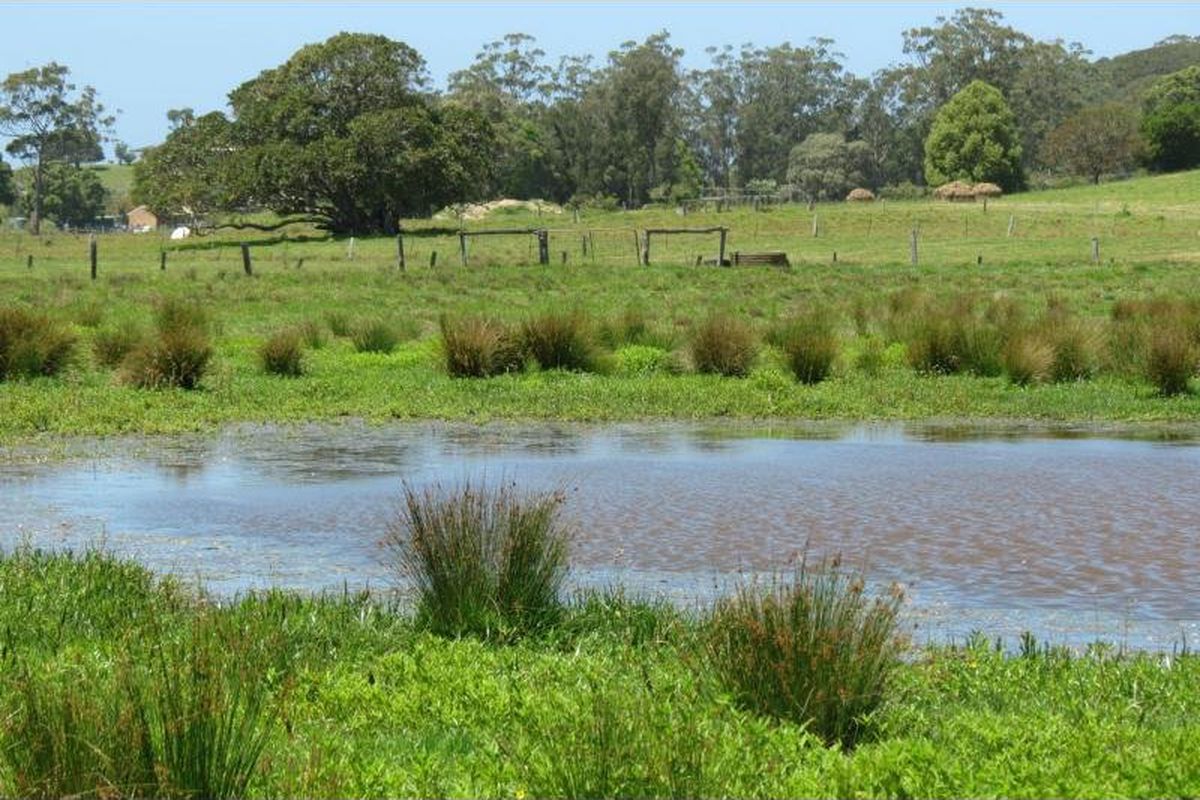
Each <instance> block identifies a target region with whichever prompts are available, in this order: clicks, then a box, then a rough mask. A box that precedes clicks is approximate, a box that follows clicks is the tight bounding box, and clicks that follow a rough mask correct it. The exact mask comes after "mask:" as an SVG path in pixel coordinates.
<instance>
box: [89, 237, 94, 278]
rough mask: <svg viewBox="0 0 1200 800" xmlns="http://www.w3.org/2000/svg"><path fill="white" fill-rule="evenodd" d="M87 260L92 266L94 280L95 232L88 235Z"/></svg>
mask: <svg viewBox="0 0 1200 800" xmlns="http://www.w3.org/2000/svg"><path fill="white" fill-rule="evenodd" d="M88 261H89V262H91V266H92V280H96V234H94V233H93V234H91V235H90V236H88Z"/></svg>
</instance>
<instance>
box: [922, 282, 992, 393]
mask: <svg viewBox="0 0 1200 800" xmlns="http://www.w3.org/2000/svg"><path fill="white" fill-rule="evenodd" d="M907 328H908V340H907V346H908V361H909V364H910V365H911V366H912V367H913V368H914V369H915V370H917V371H918V372H924V373H930V374H935V375H953V374H956V373H959V372H970V373H973V374H975V375H980V376H983V377H991V376H995V375H999V374H1000V373H1001V372H1002V371H1003V368H1004V367H1003V352H1004V342H1005V336H1004V332H1003V330H1002V328H1001V327H1000V326H999V325H998V324H997V323H996V322H994V321H992V320H990V319H988V315H987V314H986V312H984V313H981V312H980V310H979V308H978V304H977V303H976V302H975V301H974V299H972V298H970V297H966V296H963V297H957V298H952V299H951V300H950V301H949V302H944V303H940V304H930V305H928V306H927V307H926V308H924V310H923V311H922V312H921V313H920V315H919V316H918V317H915V318H913V319H911V320H910V321H909V324H908V326H907Z"/></svg>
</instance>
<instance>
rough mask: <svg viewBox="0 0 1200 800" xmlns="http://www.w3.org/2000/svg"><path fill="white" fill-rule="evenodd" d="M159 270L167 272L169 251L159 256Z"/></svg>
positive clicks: (163, 251) (161, 252)
mask: <svg viewBox="0 0 1200 800" xmlns="http://www.w3.org/2000/svg"><path fill="white" fill-rule="evenodd" d="M158 268H159V269H160V270H162V271H163V272H166V271H167V251H166V250H162V251H160V252H159V254H158Z"/></svg>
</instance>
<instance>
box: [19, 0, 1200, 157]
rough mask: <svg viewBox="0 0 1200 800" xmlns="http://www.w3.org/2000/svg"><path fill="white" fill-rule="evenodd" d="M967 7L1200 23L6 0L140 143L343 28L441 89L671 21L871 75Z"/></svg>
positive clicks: (1170, 11) (628, 8)
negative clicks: (979, 12) (968, 13)
mask: <svg viewBox="0 0 1200 800" xmlns="http://www.w3.org/2000/svg"><path fill="white" fill-rule="evenodd" d="M962 5H976V6H988V7H991V8H995V9H997V10H999V11H1001V12H1002V13H1003V14H1004V16H1005V20H1006V21H1007V22H1008V23H1009V24H1010V25H1012V26H1013V27H1015V28H1017V29H1018V30H1021V31H1024V32H1025V33H1028V34H1030V35H1031V36H1034V37H1035V38H1038V39H1058V38H1061V39H1064V40H1066V41H1078V42H1080V43H1082V44H1083V45H1085V46H1086V47H1088V48H1089V49H1090V50H1091V51H1092V52H1093V54H1094V57H1100V56H1108V55H1116V54H1118V53H1122V52H1126V51H1129V50H1135V49H1139V48H1143V47H1149V46H1150V45H1152V44H1154V43H1155V42H1157V41H1159V40H1160V39H1163V38H1165V37H1166V36H1169V35H1171V34H1174V33H1186V34H1200V3H1195V2H1192V3H1063V2H1060V3H1034V2H1018V3H985V2H975V3H942V2H924V3H922V2H915V3H914V2H908V3H884V2H873V3H865V2H844V3H828V2H825V3H815V2H814V3H797V2H791V3H784V2H776V3H763V2H756V3H718V2H707V3H684V2H658V3H632V2H611V3H582V2H581V3H569V2H558V3H502V2H472V3H464V2H445V3H384V2H376V3H338V4H334V3H317V2H308V3H298V2H291V3H282V2H279V3H233V2H224V3H54V2H45V3H11V2H4V0H0V75H7V74H8V73H10V72H15V71H18V70H22V69H27V68H29V67H33V66H39V65H41V64H45V63H47V62H49V61H58V62H59V63H62V64H66V65H67V66H69V67H70V68H71V72H72V77H73V79H74V80H75V81H76V82H77V83H80V84H90V85H92V86H95V87H96V89H97V91H98V93H99V95H100V99H101V101H102V102H104V103H105V104H106V105H107V106H108V107H109V108H110V109H120V110H121V114H120V115H119V117H118V120H117V124H116V136H117V138H119V139H122V140H124V141H126V142H128V143H129V144H130V145H132V146H134V147H138V146H142V145H147V144H154V143H157V142H159V141H161V139H162V138H163V137H164V136H165V135H166V129H167V124H166V112H167V110H168V109H170V108H179V107H183V106H191V107H192V108H194V109H196V111H197V112H198V113H204V112H207V111H212V110H218V109H223V108H224V105H225V96H226V94H227V93H228V92H229V91H230V90H231V89H233V88H234V87H236V86H237V85H238V84H240V83H241V82H243V81H245V80H248V79H250V78H252V77H254V76H255V75H257V74H258V73H259V72H260V71H261V70H263V69H267V68H269V67H273V66H276V65H278V64H280V63H282V62H283V61H285V60H286V59H287V57H288V56H289V55H291V54H292V53H293V52H294V51H295V50H296V49H298V48H299V47H300V46H301V45H303V44H306V43H309V42H315V41H320V40H322V39H325V38H326V37H328V36H331V35H333V34H334V33H337V32H338V31H343V30H345V31H356V32H368V33H381V34H384V35H386V36H389V37H391V38H393V39H399V40H401V41H404V42H407V43H408V44H409V45H411V46H413V47H415V48H416V49H417V50H418V51H419V52H420V53H421V55H422V56H424V58H425V60H426V62H427V63H428V66H429V72H430V74H431V76H432V77H433V79H434V83H435V85H436V86H437V87H438V88H442V87H444V86H445V81H446V78H447V76H448V75H449V74H450V73H451V72H453V71H455V70H457V69H461V68H463V67H466V66H468V65H469V64H470V63H471V61H472V59H473V58H474V56H475V54H476V53H477V52H478V51H479V48H480V46H481V45H482V44H484V43H485V42H489V41H493V40H495V39H499V38H500V37H501V36H503V35H504V34H505V33H511V32H516V31H520V32H523V33H528V34H531V35H533V36H536V37H537V39H538V43H539V45H540V46H541V47H542V49H544V50H545V51H546V52H547V55H548V56H549V57H550V59H551V61H552V62H553V61H556V60H557V58H558V57H559V56H561V55H567V54H584V53H591V54H593V55H595V56H596V58H597V60H602V59H603V57H604V55H605V54H606V53H607V52H608V51H610V50H613V49H616V48H617V47H618V46H619V45H620V44H621V42H623V41H627V40H630V39H637V40H640V39H643V38H645V37H646V36H647V35H649V34H652V33H655V32H657V31H660V30H663V29H666V30H668V31H670V33H671V39H672V41H673V42H674V43H675V44H676V45H677V46H679V47H682V48H684V50H685V51H686V53H687V55H686V56H685V58H684V63H685V66H688V67H698V66H702V65H703V64H704V63H705V62H706V56H705V54H704V48H705V47H707V46H709V45H723V44H732V45H735V46H736V45H740V44H742V43H745V42H752V43H754V44H756V45H773V44H779V43H782V42H785V41H790V42H792V43H793V44H803V43H805V42H807V41H808V39H810V38H811V37H814V36H823V37H828V38H831V39H833V40H835V42H836V45H837V49H838V50H840V51H841V52H842V53H844V54H845V56H846V61H845V63H846V66H847V67H848V68H849V69H850V70H851V71H852V72H855V73H857V74H864V75H865V74H870V73H871V72H874V71H875V70H877V69H880V68H882V67H885V66H887V65H888V64H891V63H894V62H897V61H899V60H901V59H902V57H903V54H902V53H901V43H902V42H901V32H902V31H903V30H905V29H906V28H910V27H917V26H921V25H931V24H933V23H934V20H935V18H936V17H938V16H939V15H942V16H948V15H949V14H951V13H952V12H953V11H954V9H955V8H958V7H960V6H962Z"/></svg>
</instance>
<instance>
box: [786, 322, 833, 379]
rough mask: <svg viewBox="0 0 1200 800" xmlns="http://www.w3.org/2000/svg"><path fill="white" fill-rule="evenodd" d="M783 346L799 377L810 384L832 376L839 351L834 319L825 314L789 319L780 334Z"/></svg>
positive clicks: (789, 366) (794, 373)
mask: <svg viewBox="0 0 1200 800" xmlns="http://www.w3.org/2000/svg"><path fill="white" fill-rule="evenodd" d="M779 346H780V349H782V350H783V356H784V358H785V359H786V360H787V365H788V368H789V369H790V370H791V371H792V374H793V375H795V376H796V380H798V381H800V382H801V383H807V384H816V383H820V382H821V381H823V380H825V379H826V378H828V377H829V374H830V373H831V372H832V371H833V365H834V362H835V361H836V360H837V357H838V351H839V344H838V338H837V333H836V332H835V331H834V328H833V321H832V320H831V319H829V317H828V316H826V315H824V314H810V315H808V316H806V317H801V318H799V319H795V320H792V321H791V322H789V323H788V324H787V325H785V326H784V328H783V330H782V331H781V332H780V334H779Z"/></svg>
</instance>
